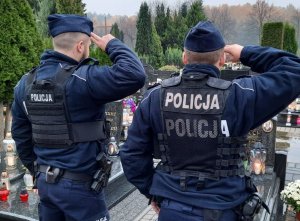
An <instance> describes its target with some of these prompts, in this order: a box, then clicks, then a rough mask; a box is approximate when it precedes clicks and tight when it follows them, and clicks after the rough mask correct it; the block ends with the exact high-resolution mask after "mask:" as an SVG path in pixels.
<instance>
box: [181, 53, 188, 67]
mask: <svg viewBox="0 0 300 221" xmlns="http://www.w3.org/2000/svg"><path fill="white" fill-rule="evenodd" d="M182 63H183V64H184V65H186V64H187V63H188V60H187V57H186V53H185V51H183V52H182Z"/></svg>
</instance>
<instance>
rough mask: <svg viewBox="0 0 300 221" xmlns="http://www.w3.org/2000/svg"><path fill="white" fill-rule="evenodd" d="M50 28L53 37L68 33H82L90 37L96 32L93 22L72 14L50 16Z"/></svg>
mask: <svg viewBox="0 0 300 221" xmlns="http://www.w3.org/2000/svg"><path fill="white" fill-rule="evenodd" d="M48 26H49V32H50V34H51V36H52V37H55V36H57V35H59V34H62V33H66V32H81V33H85V34H87V35H88V36H90V35H91V32H92V31H93V30H94V28H93V22H92V21H91V20H90V19H89V18H87V17H85V16H80V15H71V14H53V15H49V16H48Z"/></svg>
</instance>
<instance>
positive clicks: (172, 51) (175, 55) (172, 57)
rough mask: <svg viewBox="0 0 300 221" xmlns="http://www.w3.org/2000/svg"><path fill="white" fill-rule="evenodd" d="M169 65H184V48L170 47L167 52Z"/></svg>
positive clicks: (166, 56) (166, 58) (166, 57)
mask: <svg viewBox="0 0 300 221" xmlns="http://www.w3.org/2000/svg"><path fill="white" fill-rule="evenodd" d="M165 63H166V64H167V65H174V66H177V67H180V66H182V50H181V49H179V48H168V49H167V50H166V53H165Z"/></svg>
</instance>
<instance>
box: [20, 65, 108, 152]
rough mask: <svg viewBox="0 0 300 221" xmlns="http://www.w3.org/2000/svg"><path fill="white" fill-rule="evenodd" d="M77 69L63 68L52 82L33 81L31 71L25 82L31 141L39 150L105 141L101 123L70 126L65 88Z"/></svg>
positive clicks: (73, 124)
mask: <svg viewBox="0 0 300 221" xmlns="http://www.w3.org/2000/svg"><path fill="white" fill-rule="evenodd" d="M77 68H78V66H64V67H62V68H61V70H60V71H59V72H58V73H57V74H56V75H55V77H53V78H49V79H43V80H37V79H36V75H37V70H33V71H32V72H31V73H30V74H29V75H28V78H27V82H26V107H27V111H28V117H29V119H30V121H31V124H32V137H33V141H34V143H35V144H36V145H38V146H40V147H53V148H67V147H71V146H72V144H73V143H78V142H89V141H97V140H104V139H106V138H107V137H106V133H105V130H106V125H105V123H104V121H103V120H96V121H92V122H77V123H71V119H70V114H69V111H68V107H67V101H66V97H65V86H66V84H67V82H68V80H69V79H70V76H71V75H72V73H73V72H74V71H75V70H76V69H77Z"/></svg>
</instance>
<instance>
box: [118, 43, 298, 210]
mask: <svg viewBox="0 0 300 221" xmlns="http://www.w3.org/2000/svg"><path fill="white" fill-rule="evenodd" d="M240 60H241V62H242V63H243V64H244V65H247V66H249V67H251V68H252V70H253V71H255V72H257V73H261V74H259V75H255V76H251V77H244V78H239V79H235V80H234V81H233V82H232V85H231V87H230V93H229V96H228V99H227V101H226V104H225V109H224V112H223V115H222V120H226V121H227V124H228V129H229V132H230V136H233V137H236V136H242V135H247V133H248V132H249V130H251V129H254V128H256V127H258V126H259V125H261V124H262V123H264V122H265V121H267V120H268V119H270V118H272V117H274V115H276V114H277V113H278V112H280V111H281V110H283V109H284V108H285V107H286V106H288V104H289V103H290V102H292V101H293V100H294V99H295V98H296V97H297V96H298V95H299V94H300V59H299V58H298V57H297V56H295V55H293V54H290V53H287V52H283V51H280V50H277V49H273V48H265V47H259V46H247V47H244V49H243V50H242V53H241V59H240ZM190 72H193V75H195V72H199V73H202V74H208V75H209V76H212V77H219V76H220V72H219V70H218V69H217V68H216V67H215V66H212V65H200V64H191V65H186V66H185V68H184V69H183V75H185V74H188V73H190ZM161 122H162V119H161V112H160V87H159V86H158V87H155V88H152V89H150V90H148V91H147V94H145V96H144V98H143V100H142V101H141V103H140V105H139V107H138V109H137V110H136V112H135V114H134V119H133V122H132V125H131V126H130V128H129V131H128V138H127V141H126V143H125V145H124V146H123V147H122V149H121V153H120V154H121V160H122V165H123V169H124V172H125V175H126V177H127V179H128V180H129V181H130V182H131V183H133V184H134V185H135V186H136V187H137V188H138V189H139V190H140V192H141V193H142V194H144V195H145V196H146V197H148V198H150V197H151V195H156V196H161V197H163V198H168V199H171V200H176V201H179V202H182V203H186V204H188V205H191V206H195V207H200V208H209V209H230V208H233V207H235V206H237V205H239V204H241V203H242V202H243V201H244V200H245V199H246V198H247V196H249V193H248V192H247V191H246V184H245V178H241V177H239V176H235V177H227V178H221V179H219V180H218V181H212V180H207V182H206V184H205V188H203V189H201V190H198V191H197V190H196V184H197V178H191V179H189V180H188V183H187V184H188V186H187V190H186V191H184V192H183V191H182V190H181V187H180V182H179V178H180V177H179V176H174V175H170V174H168V173H166V172H162V171H161V170H155V169H154V168H153V153H154V152H153V151H154V147H153V144H154V140H155V139H156V136H157V133H162V132H163V131H162V123H161ZM203 154H205V153H203ZM183 157H184V156H183ZM193 184H194V185H193Z"/></svg>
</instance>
